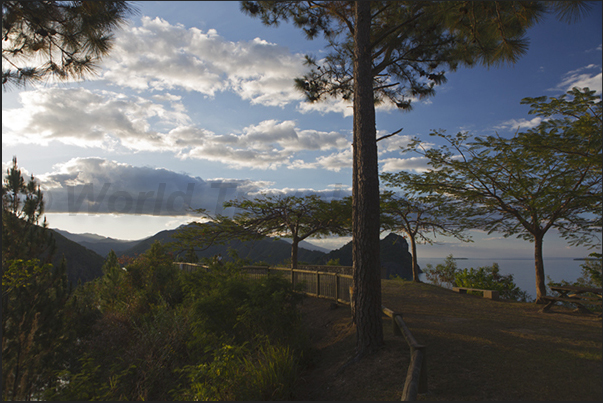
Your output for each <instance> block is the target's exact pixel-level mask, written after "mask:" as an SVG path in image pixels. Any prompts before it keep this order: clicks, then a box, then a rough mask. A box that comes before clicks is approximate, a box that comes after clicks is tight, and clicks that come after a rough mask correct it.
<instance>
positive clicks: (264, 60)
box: [103, 17, 305, 106]
mask: <svg viewBox="0 0 603 403" xmlns="http://www.w3.org/2000/svg"><path fill="white" fill-rule="evenodd" d="M303 59H304V58H303V55H301V54H291V53H290V52H289V50H288V49H287V48H285V47H282V46H279V45H276V44H273V43H269V42H267V41H265V40H261V39H260V38H256V39H254V40H252V41H238V42H231V41H228V40H226V39H224V38H223V37H222V36H220V35H219V34H218V33H217V31H216V30H214V29H210V30H208V31H207V32H203V31H201V30H199V29H197V28H190V29H186V28H185V27H184V26H182V25H180V24H177V25H171V24H170V23H168V22H167V21H165V20H163V19H161V18H155V19H151V18H149V17H143V18H142V26H141V27H129V28H126V29H124V30H122V31H121V32H120V33H119V34H118V35H117V36H116V41H115V46H114V48H113V49H112V51H111V54H110V57H109V58H107V59H106V61H105V62H104V68H105V70H106V71H105V73H104V74H103V78H105V79H108V80H110V81H113V82H114V83H116V84H118V85H122V86H127V87H131V88H135V89H139V90H144V89H153V90H166V89H174V88H181V89H185V90H187V91H195V92H200V93H202V94H206V95H208V96H214V95H215V94H216V93H217V92H219V91H234V92H235V93H237V94H239V96H240V97H241V98H243V99H245V100H249V101H250V102H251V103H252V104H261V105H271V106H284V105H286V104H288V103H290V102H292V101H299V100H301V99H302V94H301V93H300V92H299V91H297V90H296V89H295V88H294V86H293V79H294V78H295V77H300V76H302V75H303V74H304V72H305V68H304V66H303Z"/></svg>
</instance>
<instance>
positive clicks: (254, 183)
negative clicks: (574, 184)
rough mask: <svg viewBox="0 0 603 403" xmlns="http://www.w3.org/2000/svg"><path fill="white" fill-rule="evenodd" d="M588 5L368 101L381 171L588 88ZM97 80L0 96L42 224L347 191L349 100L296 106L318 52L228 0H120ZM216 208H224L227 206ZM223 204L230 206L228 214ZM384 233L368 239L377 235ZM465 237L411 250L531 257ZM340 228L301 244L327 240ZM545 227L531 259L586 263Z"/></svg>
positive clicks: (143, 222)
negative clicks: (399, 101)
mask: <svg viewBox="0 0 603 403" xmlns="http://www.w3.org/2000/svg"><path fill="white" fill-rule="evenodd" d="M601 4H602V3H601V2H594V4H593V9H592V11H591V13H590V14H588V15H587V16H586V17H584V18H583V19H582V20H581V21H580V22H578V23H574V24H568V23H565V22H560V21H557V20H556V19H555V17H554V16H552V15H547V16H546V17H545V19H544V20H543V21H542V22H541V23H539V24H537V25H536V26H534V27H533V28H531V29H529V31H528V35H527V36H528V38H529V39H530V45H529V49H528V51H527V53H526V54H525V55H523V56H522V57H521V58H520V60H519V61H518V62H517V63H515V64H514V65H504V66H500V67H492V68H485V67H474V68H470V69H469V68H460V69H459V70H457V71H456V72H450V73H448V74H447V78H448V81H447V82H446V83H445V84H443V85H441V86H438V87H436V94H435V96H433V97H430V98H428V99H425V100H416V101H415V102H413V109H412V111H411V112H400V111H398V110H397V109H396V108H394V107H392V106H391V105H383V106H380V107H378V109H377V130H378V135H379V136H381V135H385V134H389V133H392V132H394V131H397V130H399V129H400V128H402V129H403V130H402V131H401V132H400V133H399V134H397V135H395V136H392V137H389V138H387V139H385V140H383V141H381V142H379V169H380V172H398V171H400V170H403V169H406V170H421V169H425V168H426V167H427V164H426V161H425V160H423V159H420V158H416V157H414V158H410V157H409V156H408V155H403V154H402V153H401V152H400V147H401V146H404V145H406V144H407V143H408V141H409V140H410V139H411V138H413V137H415V136H416V137H419V138H421V139H422V140H425V141H430V142H434V143H435V144H437V141H435V140H434V138H432V137H429V136H428V134H429V132H431V131H432V130H436V129H444V130H446V132H447V133H449V134H454V133H457V132H459V131H467V132H469V133H470V134H471V135H474V136H486V135H491V134H495V133H498V134H499V135H501V136H512V135H513V133H515V132H516V131H517V130H518V129H520V130H523V129H527V128H531V127H535V126H536V125H538V123H540V118H538V117H534V115H529V114H528V110H529V107H528V106H527V105H521V104H520V101H521V99H522V98H524V97H537V96H543V95H544V96H548V97H552V96H559V95H561V94H563V93H565V92H566V91H567V90H569V89H571V88H572V87H574V86H578V87H589V88H591V89H594V90H596V91H597V93H598V94H601V85H602V84H601V83H602V75H601V66H602V64H603V63H602V53H601V42H602V41H601V37H602V33H603V31H602V24H601V14H602V12H601V11H602V10H601ZM133 5H134V6H136V7H137V8H138V10H139V12H138V14H136V15H134V16H132V18H131V19H130V21H129V24H128V25H127V26H125V27H123V28H122V29H121V30H119V31H117V32H116V33H115V44H114V47H113V49H112V51H111V53H110V55H109V56H108V57H106V58H105V59H104V60H103V61H102V63H100V66H99V70H98V74H97V75H96V76H95V77H92V78H89V79H87V80H85V81H70V82H63V83H51V82H49V83H45V84H38V85H34V86H31V85H29V86H27V87H26V88H25V89H22V88H11V89H9V90H6V91H3V93H2V168H3V172H6V169H7V167H8V166H10V165H11V160H12V158H13V157H14V156H16V157H17V160H18V165H19V167H21V168H22V169H23V171H24V172H26V173H27V174H28V175H29V174H33V175H34V176H35V177H36V178H37V179H38V180H39V181H40V183H41V185H42V189H43V191H44V195H45V199H46V217H47V220H48V222H49V226H50V227H51V228H59V229H63V230H67V231H69V232H72V233H96V234H99V235H103V236H109V237H112V238H117V239H128V240H133V239H141V238H145V237H148V236H151V235H153V234H155V233H157V232H159V231H162V230H166V229H173V228H176V227H178V226H179V225H181V224H185V223H188V222H191V221H193V220H197V219H198V215H196V214H195V213H194V212H193V211H191V209H189V208H187V206H191V207H192V208H194V209H197V208H205V209H207V210H208V211H209V212H210V213H221V212H222V207H221V206H222V202H224V201H226V200H229V199H232V198H235V197H248V198H253V197H254V196H257V195H260V194H274V195H279V194H296V195H300V196H303V195H306V194H311V193H316V194H321V195H323V196H325V197H327V198H340V197H343V196H347V195H349V194H351V182H352V160H351V159H352V153H351V140H352V108H351V104H349V103H345V102H344V101H342V100H329V101H326V102H322V103H315V104H310V103H308V102H306V101H305V100H304V99H303V94H301V93H300V92H298V91H297V90H295V89H294V87H293V79H294V78H295V77H300V76H303V74H304V73H305V72H306V71H307V67H306V66H305V65H304V64H303V60H304V55H307V54H308V55H312V56H314V57H316V58H317V59H320V58H321V57H324V56H325V55H326V51H325V45H326V42H325V41H324V40H323V39H322V38H318V39H315V40H311V41H310V40H307V39H306V38H305V36H304V34H303V32H302V31H301V30H299V29H297V28H295V27H293V26H292V25H291V24H287V23H283V24H281V25H280V26H279V27H267V26H264V25H263V24H262V23H261V21H260V20H259V19H255V18H252V17H249V16H247V15H245V14H243V13H242V12H241V11H240V10H239V2H222V1H220V2H210V1H202V2H196V1H186V2H174V1H169V2H168V1H146V2H133ZM224 213H227V212H226V211H225V212H224ZM231 213H232V212H231ZM385 235H386V234H384V235H383V236H385ZM471 235H472V236H473V239H474V242H473V243H462V242H459V241H457V240H455V239H449V238H443V237H438V238H436V241H438V244H436V245H419V249H418V253H419V254H420V255H421V256H424V257H443V256H447V255H448V254H450V253H452V254H453V255H454V256H455V257H467V258H479V257H488V258H489V257H518V258H520V257H523V258H525V257H531V256H533V245H531V244H530V243H527V242H525V241H522V240H517V239H514V238H503V237H502V236H501V235H500V234H496V233H492V234H487V233H485V232H481V231H471ZM350 239H351V238H350V237H336V238H326V239H310V241H311V242H312V243H314V244H315V245H317V246H320V247H323V248H326V249H335V248H339V247H341V246H342V245H343V244H345V243H347V242H348V241H350ZM590 252H591V251H589V250H587V249H585V248H581V247H570V246H568V245H567V243H566V242H565V241H564V240H563V239H561V238H560V237H559V236H557V234H556V233H555V232H554V231H553V230H551V231H550V232H549V234H547V236H546V237H545V241H544V253H545V257H585V256H587V255H588V253H590Z"/></svg>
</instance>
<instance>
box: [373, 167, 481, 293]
mask: <svg viewBox="0 0 603 403" xmlns="http://www.w3.org/2000/svg"><path fill="white" fill-rule="evenodd" d="M408 175H412V174H409V173H407V172H400V173H397V174H383V175H381V178H382V179H383V180H384V181H385V182H386V183H387V184H388V186H391V187H394V186H401V187H404V188H406V184H407V183H409V182H407V181H406V180H405V178H406V177H407V176H408ZM471 214H472V212H471V211H468V210H467V209H464V208H463V206H462V205H461V203H459V202H457V201H456V200H453V199H451V198H448V197H445V196H443V195H441V194H417V193H416V192H415V193H412V190H410V189H407V190H406V191H405V192H404V196H397V195H396V194H394V192H392V191H386V192H383V193H381V225H382V227H383V228H385V229H388V230H390V231H395V232H402V233H404V234H406V235H407V236H408V239H409V240H410V248H411V253H412V277H413V281H415V282H419V281H420V280H419V265H418V262H417V259H418V257H417V256H418V255H417V243H427V244H433V243H434V240H433V239H432V238H431V236H430V234H433V237H434V238H435V237H436V236H437V235H438V234H439V235H444V236H453V237H455V238H457V239H459V240H461V241H464V242H472V240H471V238H470V237H468V236H466V235H465V233H464V231H465V229H466V228H468V227H470V220H469V218H470V216H471Z"/></svg>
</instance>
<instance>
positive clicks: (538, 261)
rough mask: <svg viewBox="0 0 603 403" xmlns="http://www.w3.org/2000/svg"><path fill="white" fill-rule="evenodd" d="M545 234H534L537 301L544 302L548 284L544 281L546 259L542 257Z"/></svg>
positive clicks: (538, 302)
mask: <svg viewBox="0 0 603 403" xmlns="http://www.w3.org/2000/svg"><path fill="white" fill-rule="evenodd" d="M543 238H544V235H540V234H538V235H534V265H535V268H536V303H537V304H542V303H544V301H543V300H542V297H544V296H546V284H545V282H544V280H545V278H544V260H543V259H542V241H543Z"/></svg>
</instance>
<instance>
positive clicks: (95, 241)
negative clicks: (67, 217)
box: [53, 228, 146, 257]
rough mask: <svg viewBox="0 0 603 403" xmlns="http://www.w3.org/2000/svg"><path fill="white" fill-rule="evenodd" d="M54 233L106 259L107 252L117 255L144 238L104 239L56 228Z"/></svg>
mask: <svg viewBox="0 0 603 403" xmlns="http://www.w3.org/2000/svg"><path fill="white" fill-rule="evenodd" d="M53 230H54V231H55V232H58V233H59V234H61V235H63V236H64V237H65V238H67V239H69V240H71V241H73V242H77V243H78V244H80V245H82V246H84V247H86V248H88V249H90V250H93V251H94V252H96V253H98V254H99V255H101V256H103V257H107V255H108V254H109V252H111V250H113V251H114V252H115V253H117V254H118V255H119V253H120V252H123V251H125V250H127V249H129V248H132V247H134V246H135V245H137V244H138V243H140V242H142V241H144V240H145V239H146V238H142V239H138V240H135V241H129V240H124V239H115V238H110V237H105V236H102V235H97V234H91V233H84V234H73V233H71V232H68V231H65V230H61V229H58V228H53Z"/></svg>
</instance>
